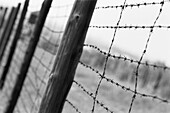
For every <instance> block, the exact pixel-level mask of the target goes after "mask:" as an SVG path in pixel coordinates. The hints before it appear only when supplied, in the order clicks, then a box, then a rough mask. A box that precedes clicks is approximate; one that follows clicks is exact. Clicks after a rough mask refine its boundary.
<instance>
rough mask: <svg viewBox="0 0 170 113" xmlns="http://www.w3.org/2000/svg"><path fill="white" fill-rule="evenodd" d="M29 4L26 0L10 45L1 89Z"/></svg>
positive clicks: (1, 86) (1, 80)
mask: <svg viewBox="0 0 170 113" xmlns="http://www.w3.org/2000/svg"><path fill="white" fill-rule="evenodd" d="M28 4H29V0H26V1H25V4H24V7H23V10H22V13H21V17H20V20H19V23H18V26H17V29H16V33H15V36H14V39H13V41H12V44H11V47H10V50H9V54H8V56H7V62H6V64H5V67H4V70H3V72H2V76H1V79H0V89H2V88H3V86H4V82H5V79H6V76H7V73H8V70H9V67H10V64H11V61H12V58H13V55H14V52H15V49H16V47H17V41H18V39H19V37H20V35H21V31H22V27H23V22H24V19H25V15H26V12H27V7H28Z"/></svg>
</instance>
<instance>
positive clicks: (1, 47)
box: [0, 3, 21, 63]
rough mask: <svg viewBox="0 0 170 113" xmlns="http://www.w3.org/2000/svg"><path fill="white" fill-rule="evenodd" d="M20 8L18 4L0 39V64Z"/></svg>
mask: <svg viewBox="0 0 170 113" xmlns="http://www.w3.org/2000/svg"><path fill="white" fill-rule="evenodd" d="M20 6H21V3H19V4H18V6H17V8H16V9H15V10H14V13H13V14H12V16H11V20H10V21H9V25H8V26H7V29H6V30H4V32H5V34H4V37H2V39H3V40H2V43H1V45H0V63H1V60H2V57H3V55H4V51H5V49H6V47H7V44H8V40H9V38H10V35H11V32H12V29H13V27H14V23H15V20H16V18H17V15H18V11H19V9H20Z"/></svg>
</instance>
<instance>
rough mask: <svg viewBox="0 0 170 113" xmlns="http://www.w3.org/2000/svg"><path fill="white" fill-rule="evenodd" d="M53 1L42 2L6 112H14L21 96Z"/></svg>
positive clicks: (45, 0)
mask: <svg viewBox="0 0 170 113" xmlns="http://www.w3.org/2000/svg"><path fill="white" fill-rule="evenodd" d="M51 3H52V0H44V2H43V4H42V7H41V10H40V13H39V17H38V20H37V22H36V25H35V29H34V32H33V34H32V37H31V40H30V43H29V45H28V48H27V50H26V54H25V56H24V60H23V61H24V62H23V63H22V66H21V69H20V72H19V75H18V76H17V79H16V83H15V86H14V88H13V91H12V94H11V98H10V100H9V105H8V106H7V108H6V111H5V113H13V110H14V108H15V105H16V103H17V101H18V98H19V96H20V93H21V90H22V86H23V84H24V81H25V78H26V76H27V72H28V69H29V66H30V63H31V60H32V57H33V55H34V52H35V49H36V46H37V44H38V41H39V37H40V34H41V31H42V28H43V26H44V23H45V20H46V17H47V14H48V12H49V9H50V7H51Z"/></svg>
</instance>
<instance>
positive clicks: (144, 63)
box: [84, 44, 170, 70]
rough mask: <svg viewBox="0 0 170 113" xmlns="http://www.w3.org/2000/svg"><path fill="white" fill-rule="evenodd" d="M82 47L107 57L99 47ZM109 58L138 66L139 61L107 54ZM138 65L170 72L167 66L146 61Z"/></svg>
mask: <svg viewBox="0 0 170 113" xmlns="http://www.w3.org/2000/svg"><path fill="white" fill-rule="evenodd" d="M84 46H86V47H90V48H92V49H95V50H97V51H98V52H99V53H101V54H103V55H105V56H106V55H107V53H106V52H104V51H103V50H101V49H100V48H99V47H97V46H95V45H91V44H84ZM109 57H111V58H114V59H118V60H123V61H128V62H130V63H135V64H138V63H139V61H138V60H134V59H131V58H127V57H126V56H122V55H119V56H118V55H113V54H111V53H110V54H109ZM140 65H143V66H148V67H153V68H160V69H163V70H170V67H167V66H161V65H156V64H151V63H148V62H147V61H146V62H140Z"/></svg>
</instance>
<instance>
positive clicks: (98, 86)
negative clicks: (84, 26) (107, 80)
mask: <svg viewBox="0 0 170 113" xmlns="http://www.w3.org/2000/svg"><path fill="white" fill-rule="evenodd" d="M125 4H126V0H124V3H123V6H122V9H121V12H120V16H119V20H118V22H117V26H119V23H120V21H121V18H122V14H123V11H124V8H125V7H124V6H125ZM116 32H117V29H115V30H114V34H113V38H112V41H111V44H110V47H109V51H108V53H107V57H106V59H105V64H104V69H103V74H102V77H101V78H100V81H99V83H98V85H97V88H96V92H95V97H94V102H93V106H92V113H94V110H95V99H96V98H97V95H98V91H99V88H100V85H101V83H102V80H103V77H104V75H105V73H106V67H107V61H108V59H109V53H110V51H111V49H112V45H113V42H114V40H115V36H116Z"/></svg>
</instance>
